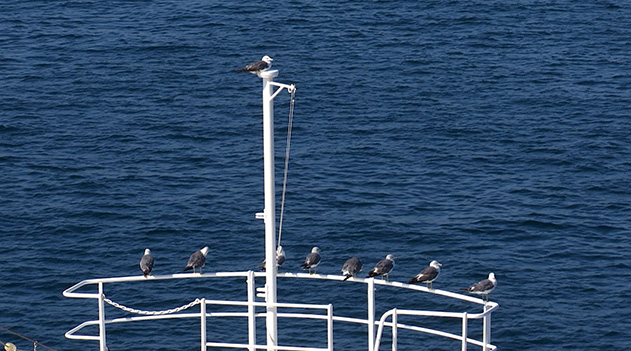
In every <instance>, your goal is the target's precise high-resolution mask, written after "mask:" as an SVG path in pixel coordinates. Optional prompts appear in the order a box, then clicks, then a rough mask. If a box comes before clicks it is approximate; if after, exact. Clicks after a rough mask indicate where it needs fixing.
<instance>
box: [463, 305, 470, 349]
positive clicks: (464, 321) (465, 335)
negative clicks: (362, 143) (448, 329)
mask: <svg viewBox="0 0 631 351" xmlns="http://www.w3.org/2000/svg"><path fill="white" fill-rule="evenodd" d="M468 322H469V319H468V318H467V312H465V313H463V314H462V351H467V334H468V330H467V328H468V326H467V323H468Z"/></svg>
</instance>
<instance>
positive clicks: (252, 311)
mask: <svg viewBox="0 0 631 351" xmlns="http://www.w3.org/2000/svg"><path fill="white" fill-rule="evenodd" d="M225 277H246V278H247V280H246V282H247V300H246V301H225V300H211V299H205V298H199V299H198V300H196V301H193V302H192V303H190V304H188V305H184V306H182V307H181V308H179V309H175V310H176V312H173V313H168V314H158V313H153V314H152V313H146V314H150V315H144V316H133V317H125V318H115V319H106V317H105V304H106V302H107V303H110V302H108V299H107V298H106V296H105V293H104V290H105V284H110V283H122V282H139V281H145V282H146V281H152V280H169V279H208V278H225ZM257 277H259V278H264V277H265V273H259V272H253V271H247V272H219V273H204V274H196V273H188V274H173V275H160V276H149V277H147V278H145V277H143V276H134V277H117V278H103V279H89V280H84V281H82V282H79V283H77V284H76V285H74V286H72V287H70V288H68V289H67V290H65V291H64V292H63V294H64V296H66V297H72V298H91V299H96V300H97V302H98V303H97V304H98V310H99V313H98V316H99V319H98V320H93V321H86V322H84V323H81V324H79V325H78V326H76V327H75V328H72V329H71V330H69V331H68V332H67V333H66V337H67V338H69V339H79V340H95V341H99V344H100V350H101V351H106V350H107V346H106V345H107V342H106V341H107V339H106V325H108V324H113V323H125V322H141V321H149V320H159V319H174V318H195V319H199V320H200V322H201V323H200V324H201V327H200V349H201V350H203V351H204V350H207V348H208V347H222V348H241V349H248V350H250V351H255V350H294V351H325V350H327V351H330V350H333V324H334V322H345V323H356V324H365V325H367V327H368V350H369V351H378V350H379V347H380V345H381V339H382V335H383V330H384V327H390V328H392V350H393V351H396V350H397V343H398V330H399V329H406V330H412V331H416V332H420V333H425V334H430V335H436V336H441V337H445V338H450V339H455V340H460V341H461V350H467V346H468V345H476V346H479V347H481V348H482V350H483V351H487V350H495V349H496V347H495V346H494V345H492V344H491V313H492V312H493V311H495V310H496V309H497V308H498V304H497V303H495V302H485V301H483V300H481V299H478V298H475V297H471V296H466V295H462V294H457V293H452V292H449V291H444V290H439V289H428V288H426V287H424V286H417V285H410V284H404V283H400V282H387V281H384V280H379V279H374V278H369V279H362V278H351V279H349V280H348V282H344V284H348V283H349V282H355V283H364V284H366V285H367V304H366V306H367V319H361V318H350V317H343V316H335V315H334V314H333V305H331V304H328V305H324V304H301V303H274V304H273V306H270V304H269V303H267V302H256V301H255V297H256V296H258V297H265V296H264V295H265V291H266V289H264V288H263V289H260V291H261V292H263V293H262V294H260V293H259V294H258V295H257V293H256V292H257V289H256V286H255V278H257ZM278 278H301V279H320V280H330V281H342V280H343V279H344V278H345V277H344V276H339V275H319V274H313V275H309V274H306V273H278ZM88 285H97V287H98V293H84V292H77V290H79V289H80V288H82V287H85V286H88ZM375 285H384V286H391V287H396V288H404V289H410V290H416V291H419V292H424V293H430V294H435V295H442V296H445V297H449V298H454V299H458V300H462V301H466V302H470V303H473V304H476V305H481V306H483V311H482V312H481V313H468V312H441V311H421V310H408V309H404V310H402V309H391V310H389V311H387V312H385V313H384V314H383V315H382V316H381V318H380V320H379V321H376V320H375ZM196 304H199V305H200V309H199V312H193V313H190V312H189V313H178V312H182V311H183V310H185V309H188V308H192V306H194V305H196ZM208 305H224V306H242V307H247V312H208V311H207V309H206V307H207V306H208ZM256 307H260V308H266V309H267V308H269V307H275V308H276V309H277V310H278V309H280V310H281V311H282V310H283V309H305V310H312V311H318V310H321V311H323V312H324V313H323V314H319V313H317V312H314V313H295V312H291V313H282V312H279V313H278V314H277V317H278V318H301V319H317V320H323V321H326V326H327V328H326V329H327V340H326V347H322V348H312V347H311V348H310V347H298V346H282V345H275V346H273V347H271V346H268V345H261V344H258V343H257V341H256V318H265V317H266V316H267V313H256ZM119 308H120V307H119ZM124 310H127V311H129V310H130V309H124ZM169 312H171V311H169ZM401 315H406V316H424V317H438V318H459V319H461V320H462V334H461V335H456V334H453V333H448V332H444V331H440V330H435V329H430V328H425V327H421V326H415V325H409V324H403V323H399V322H398V316H401ZM221 317H243V318H247V319H248V343H222V342H217V341H208V340H207V333H206V323H207V318H221ZM388 318H391V322H386V320H387V319H388ZM476 319H482V320H483V331H482V332H483V336H482V340H475V339H473V338H469V337H468V329H469V328H468V323H469V321H470V320H476ZM89 325H97V326H98V328H99V334H98V335H79V334H77V333H78V332H79V331H80V330H81V329H83V328H85V327H86V326H89ZM375 327H378V331H377V332H376V333H375Z"/></svg>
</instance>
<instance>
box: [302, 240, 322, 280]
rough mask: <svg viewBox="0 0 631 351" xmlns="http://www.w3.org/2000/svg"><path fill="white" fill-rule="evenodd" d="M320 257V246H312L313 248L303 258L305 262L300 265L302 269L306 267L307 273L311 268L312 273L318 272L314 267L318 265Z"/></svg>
mask: <svg viewBox="0 0 631 351" xmlns="http://www.w3.org/2000/svg"><path fill="white" fill-rule="evenodd" d="M320 259H321V257H320V248H319V247H317V246H314V247H313V249H311V253H310V254H308V255H307V257H306V258H305V262H304V263H303V264H301V265H300V266H301V267H302V269H308V270H309V274H311V268H313V270H314V273H318V270H317V268H316V267H318V265H319V264H320Z"/></svg>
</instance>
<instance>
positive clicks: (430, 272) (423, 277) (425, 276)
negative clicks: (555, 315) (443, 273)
mask: <svg viewBox="0 0 631 351" xmlns="http://www.w3.org/2000/svg"><path fill="white" fill-rule="evenodd" d="M441 266H442V264H440V263H439V262H438V261H436V260H434V261H432V262H430V264H429V266H428V267H425V268H423V270H422V271H421V273H419V274H417V275H416V276H415V277H414V278H412V279H410V280H409V281H408V284H414V283H425V284H426V285H427V287H428V288H430V289H431V288H433V287H434V286H433V283H434V280H436V278H438V275H439V274H440V267H441Z"/></svg>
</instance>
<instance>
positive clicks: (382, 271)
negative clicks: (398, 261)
mask: <svg viewBox="0 0 631 351" xmlns="http://www.w3.org/2000/svg"><path fill="white" fill-rule="evenodd" d="M395 258H396V257H394V256H393V255H388V256H386V258H385V259H383V260H381V261H379V262H377V264H376V265H375V267H374V268H373V269H371V270H370V272H368V277H374V276H377V275H380V276H381V279H383V277H384V276H385V277H386V280H387V281H390V276H389V274H390V272H392V270H393V269H394V259H395Z"/></svg>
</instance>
